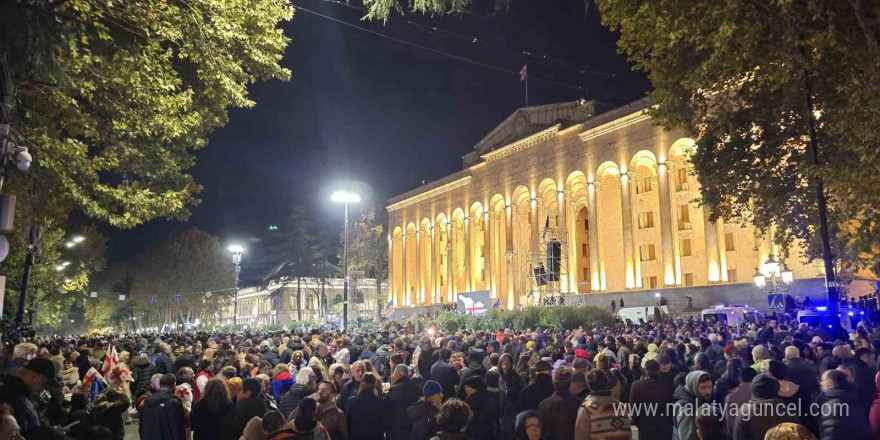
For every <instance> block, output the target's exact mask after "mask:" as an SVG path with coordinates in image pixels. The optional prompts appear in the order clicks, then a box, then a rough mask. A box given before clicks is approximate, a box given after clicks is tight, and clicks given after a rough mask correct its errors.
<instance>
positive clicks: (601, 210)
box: [387, 99, 825, 310]
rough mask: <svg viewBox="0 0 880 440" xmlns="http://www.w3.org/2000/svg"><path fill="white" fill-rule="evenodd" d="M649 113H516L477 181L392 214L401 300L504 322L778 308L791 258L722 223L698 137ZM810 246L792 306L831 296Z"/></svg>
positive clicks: (582, 105)
mask: <svg viewBox="0 0 880 440" xmlns="http://www.w3.org/2000/svg"><path fill="white" fill-rule="evenodd" d="M650 105H651V103H650V101H648V100H647V99H642V100H639V101H636V102H633V103H631V104H629V105H626V106H623V107H619V108H610V107H608V106H606V105H604V104H602V103H600V102H597V101H583V100H582V101H578V102H567V103H560V104H550V105H541V106H534V107H525V108H520V109H518V110H516V111H515V112H514V113H513V114H511V115H510V116H509V117H508V118H507V119H506V120H504V121H503V122H502V123H501V124H500V125H498V126H497V127H496V128H495V129H494V130H492V131H491V132H489V133H488V134H487V135H486V136H485V137H484V138H483V139H482V140H481V141H479V142H478V143H477V144H476V146H475V147H474V151H472V152H470V153H468V154H467V155H465V156H464V157H463V158H462V159H463V169H462V170H461V171H459V172H456V173H454V174H451V175H449V176H446V177H444V178H442V179H439V180H437V181H434V182H431V183H428V184H426V185H423V186H420V187H419V188H416V189H413V190H411V191H409V192H406V193H404V194H401V195H399V196H397V197H395V198H393V199H391V200H390V201H389V204H388V206H387V210H388V213H389V220H388V221H389V224H388V231H389V235H388V240H389V246H388V249H389V256H388V258H389V289H390V298H391V300H392V302H393V305H394V306H395V307H396V308H413V309H417V310H418V309H421V308H423V307H434V306H436V305H438V304H444V303H451V302H455V301H456V295H458V294H460V293H467V292H475V291H488V292H489V294H490V297H491V298H492V302H493V303H500V306H501V307H503V308H508V309H512V308H517V307H520V306H530V305H537V304H545V303H546V302H547V298H558V297H560V296H562V297H564V298H565V302H566V304H571V303H588V304H596V305H604V306H608V305H609V304H610V301H611V300H612V299H617V300H618V301H619V299H620V298H625V299H626V301H627V302H626V305H627V306H641V305H652V304H654V303H655V301H656V298H659V297H660V296H661V295H662V297H663V298H665V299H666V301H667V302H669V304H670V307H673V306H678V307H682V308H683V307H684V306H683V304H684V301H685V298H686V297H691V298H692V299H693V304H694V307H695V308H696V309H699V308H702V307H706V306H709V305H715V304H719V303H728V304H730V303H737V304H750V303H751V304H750V305H753V306H755V307H759V308H767V298H766V293H764V292H761V290H760V289H758V288H757V287H756V286H755V284H754V282H753V276H754V274H755V270H756V268H757V267H760V266H761V265H762V264H763V263H764V262H765V261H767V259H768V258H769V257H771V256H773V257H777V258H778V257H780V255H779V254H778V252H777V251H778V249H776V247H775V246H774V245H772V244H771V240H770V239H769V238H768V237H766V236H763V237H762V236H760V235H758V234H756V232H755V229H754V228H752V227H750V226H742V225H739V224H731V223H726V222H724V221H722V220H719V221H717V222H715V223H711V222H709V221H708V220H707V219H708V215H707V213H706V212H705V211H704V210H703V209H702V208H701V207H700V205H699V204H698V203H696V202H695V200H697V199H698V198H699V195H700V191H699V190H700V188H699V184H698V182H697V179H696V177H695V176H694V174H693V172H692V169H691V166H690V164H689V163H688V157H689V154H690V152H691V151H692V149H693V148H694V140H693V139H691V138H689V137H688V134H687V133H684V132H681V131H668V130H665V129H663V128H662V127H658V126H655V125H653V124H652V123H651V118H650V116H649V115H648V114H647V112H646V110H647V108H648V107H649V106H650ZM800 253H801V251H800V249H799V248H798V247H797V246H794V248H793V249H792V250H791V257H790V258H788V259H787V260H785V261H784V263H785V264H786V265H787V267H788V268H789V269H791V271H792V273H793V276H794V280H795V281H794V282H793V284H792V285H791V287H790V289H789V291H788V293H790V294H792V295H793V296H795V295H796V296H800V297H801V298H803V297H806V296H810V297H811V298H813V299H816V298H821V297H823V296H824V295H825V288H824V284H823V280H822V272H821V271H822V268H821V265H817V264H815V263H812V262H806V261H804V259H803V257H801V255H800Z"/></svg>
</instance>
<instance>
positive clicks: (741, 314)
mask: <svg viewBox="0 0 880 440" xmlns="http://www.w3.org/2000/svg"><path fill="white" fill-rule="evenodd" d="M700 317H701V318H702V320H703V321H708V322H709V323H711V324H715V323H719V324H724V325H727V326H729V327H739V326H740V324H742V323H744V322H747V323H749V324H757V325H764V316H763V315H761V312H759V311H758V309H756V308H754V307H749V306H748V304H746V305H744V306H739V305H732V306H725V305H720V306H714V307H710V308H708V309H703V311H702V312H701V313H700Z"/></svg>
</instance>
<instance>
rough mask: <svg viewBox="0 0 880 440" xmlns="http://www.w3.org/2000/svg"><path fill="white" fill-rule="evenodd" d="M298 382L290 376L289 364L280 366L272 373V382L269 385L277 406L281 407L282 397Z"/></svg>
mask: <svg viewBox="0 0 880 440" xmlns="http://www.w3.org/2000/svg"><path fill="white" fill-rule="evenodd" d="M294 384H296V380H294V379H293V377H292V376H291V375H290V367H289V366H287V364H278V365H276V366H275V369H274V370H273V371H272V382H270V383H269V389H270V390H271V391H272V398H273V399H275V405H276V406H279V405H281V396H282V395H284V394H285V393H287V391H288V390H290V388H291V387H293V385H294Z"/></svg>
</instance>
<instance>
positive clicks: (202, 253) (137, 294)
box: [111, 228, 235, 324]
mask: <svg viewBox="0 0 880 440" xmlns="http://www.w3.org/2000/svg"><path fill="white" fill-rule="evenodd" d="M126 277H131V279H132V280H133V282H132V284H131V289H130V291H131V301H132V302H133V307H134V310H135V311H140V312H143V313H146V314H147V316H148V318H147V319H148V321H149V322H154V323H159V324H165V323H182V322H183V323H189V322H193V321H195V320H196V319H201V320H203V321H204V320H207V319H209V318H210V317H211V316H213V314H214V313H215V312H217V311H219V310H221V309H222V308H223V307H225V306H226V305H228V304H229V303H230V301H231V299H232V296H233V293H234V290H235V288H234V285H235V268H234V266H233V265H232V259H231V258H229V254H228V253H227V252H226V250H225V249H224V248H223V246H221V244H220V240H219V239H217V237H214V236H212V235H210V234H208V233H206V232H204V231H202V230H199V229H197V228H189V229H186V230H184V231H183V232H175V233H172V234H171V235H170V236H169V237H168V239H167V240H165V241H164V242H163V243H161V244H160V245H158V246H157V247H155V248H152V249H150V250H148V251H146V252H144V253H143V254H141V255H140V256H139V257H138V258H136V259H135V260H134V261H132V262H131V263H129V265H128V268H127V275H126ZM124 279H125V278H123V280H124ZM115 286H118V284H114V285H111V290H113V289H116V288H117V287H115ZM178 295H179V296H180V299H179V300H178V299H177V296H178ZM151 297H155V298H153V300H152V301H151ZM126 301H129V300H128V299H126Z"/></svg>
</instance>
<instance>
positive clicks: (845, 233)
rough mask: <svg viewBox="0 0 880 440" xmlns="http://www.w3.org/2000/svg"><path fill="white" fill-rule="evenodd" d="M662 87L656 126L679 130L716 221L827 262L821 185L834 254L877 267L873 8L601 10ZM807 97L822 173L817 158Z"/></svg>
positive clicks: (879, 31) (878, 61)
mask: <svg viewBox="0 0 880 440" xmlns="http://www.w3.org/2000/svg"><path fill="white" fill-rule="evenodd" d="M596 3H597V4H598V6H599V10H600V11H601V14H602V20H603V23H604V24H605V25H607V26H608V27H609V28H611V29H612V30H617V31H619V32H620V40H619V42H618V46H619V48H620V50H621V51H623V52H625V53H626V54H627V55H628V57H629V59H630V60H631V61H633V62H634V63H635V64H636V66H637V68H639V69H642V70H644V71H646V72H647V73H648V75H649V77H650V80H651V83H652V84H653V87H654V90H653V91H652V92H651V99H652V100H653V101H654V103H655V104H657V107H655V108H654V109H653V110H652V111H651V113H652V116H653V118H654V120H655V121H656V122H658V123H660V124H662V125H664V126H666V127H668V128H676V127H680V128H684V129H686V130H687V131H689V132H691V133H693V134H694V135H695V139H696V142H697V145H696V149H695V152H694V153H693V155H692V156H691V161H692V163H693V165H694V171H695V173H696V175H697V178H698V179H699V181H700V184H701V187H702V202H703V204H705V205H706V206H707V207H708V208H709V210H710V212H711V216H712V218H713V219H714V218H718V217H723V218H725V219H732V220H736V221H739V222H748V223H754V224H755V225H756V226H757V227H759V228H761V229H762V230H766V229H767V228H768V227H769V226H770V225H777V227H778V231H777V234H776V236H775V239H776V241H777V242H778V243H780V244H782V245H784V246H785V245H788V244H790V243H791V242H792V241H793V240H794V239H800V240H803V241H805V242H807V243H808V244H809V250H808V256H809V257H813V258H816V257H818V256H819V255H820V254H821V252H820V247H819V244H818V239H819V234H818V232H817V228H818V216H817V212H818V211H817V205H816V194H815V182H816V180H815V179H814V178H815V177H821V178H822V179H823V180H824V183H825V189H826V193H827V196H828V200H829V208H830V217H829V218H830V220H831V225H832V233H833V234H835V236H836V237H837V239H838V240H836V242H837V244H838V248H837V252H836V253H837V255H838V257H844V258H846V257H847V256H848V257H850V258H852V261H853V262H855V263H856V264H858V265H860V266H863V267H870V266H873V268H874V269H875V271H876V270H877V269H880V258H878V257H880V248H878V245H877V243H880V160H878V159H877V158H878V157H880V130H878V129H877V127H880V50H878V44H877V39H878V36H880V6H878V3H877V2H876V1H861V0H850V1H836V0H821V1H809V2H801V1H790V0H749V1H733V0H726V1H712V2H706V1H700V0H676V1H672V0H667V1H650V2H649V1H640V0H597V2H596ZM807 80H809V84H810V85H809V87H810V88H809V91H810V93H809V95H810V97H811V98H812V100H813V102H814V108H813V110H815V111H816V113H815V115H816V116H818V117H819V118H818V121H817V135H818V141H819V148H820V161H821V166H819V167H815V166H813V165H812V164H811V161H810V156H809V153H808V141H809V137H808V136H809V131H808V123H809V119H810V118H812V117H814V112H812V111H811V110H810V109H809V108H808V106H807V103H806V99H807V96H808V91H807V83H806V81H807Z"/></svg>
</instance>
